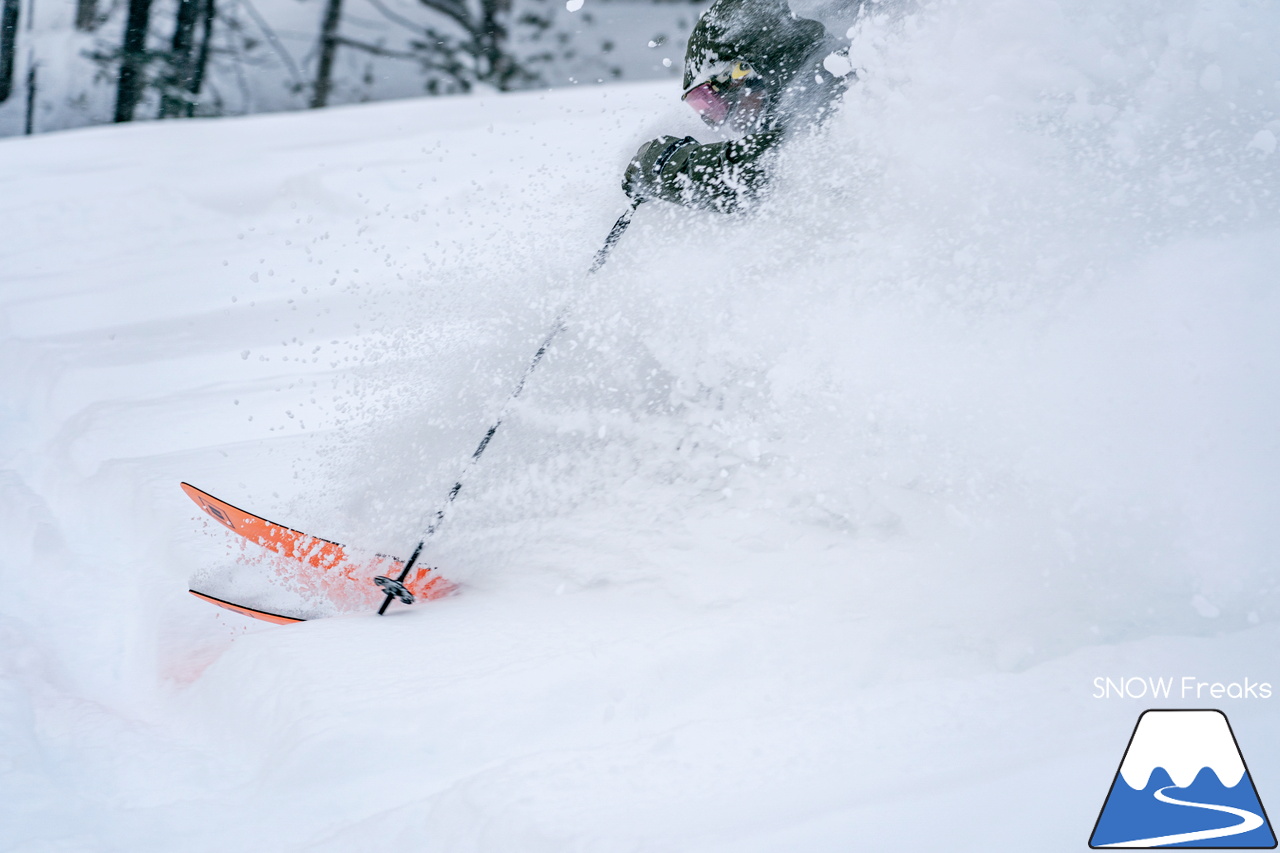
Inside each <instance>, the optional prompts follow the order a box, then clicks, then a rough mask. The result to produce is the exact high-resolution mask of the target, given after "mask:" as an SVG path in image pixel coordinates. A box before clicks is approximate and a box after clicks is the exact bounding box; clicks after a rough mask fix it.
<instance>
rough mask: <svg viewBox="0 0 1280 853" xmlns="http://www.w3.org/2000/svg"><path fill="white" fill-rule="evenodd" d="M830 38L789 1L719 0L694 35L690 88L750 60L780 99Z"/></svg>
mask: <svg viewBox="0 0 1280 853" xmlns="http://www.w3.org/2000/svg"><path fill="white" fill-rule="evenodd" d="M826 41H827V31H826V29H825V28H824V27H823V26H822V24H820V23H818V22H817V21H811V20H808V19H806V18H797V17H796V16H795V15H793V14H792V12H791V9H790V7H789V6H788V5H787V2H786V0H716V2H715V3H714V4H713V5H712V6H711V8H710V9H708V10H707V11H706V12H704V13H703V15H702V17H701V18H699V19H698V24H697V26H695V27H694V28H693V33H692V34H691V35H690V36H689V47H688V49H687V50H686V51H685V56H684V90H685V91H686V92H687V91H689V89H691V88H693V87H694V86H695V85H699V84H701V83H704V82H706V80H707V78H708V77H709V75H710V74H711V73H712V72H713V71H714V70H715V69H716V68H717V67H719V66H721V65H723V64H724V63H726V62H732V61H735V60H736V61H743V62H748V63H750V64H751V67H752V68H754V69H755V70H756V73H758V74H759V75H760V77H761V78H762V80H763V82H764V85H765V87H766V88H767V89H768V90H769V91H770V93H771V95H773V96H774V97H777V96H778V95H779V94H780V93H781V92H782V90H783V89H784V88H785V87H786V86H787V84H788V83H789V82H790V81H791V79H792V78H793V77H795V76H796V74H797V73H798V72H799V71H800V70H801V69H803V68H805V67H806V66H807V65H808V64H809V62H810V58H811V57H812V56H813V55H814V53H815V51H817V50H819V49H821V47H822V46H823V45H825V43H826Z"/></svg>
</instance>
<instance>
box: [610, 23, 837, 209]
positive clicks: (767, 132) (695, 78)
mask: <svg viewBox="0 0 1280 853" xmlns="http://www.w3.org/2000/svg"><path fill="white" fill-rule="evenodd" d="M836 47H837V46H836V44H835V43H834V40H833V39H832V38H831V36H830V35H829V34H828V33H827V31H826V29H825V28H824V27H823V26H822V24H820V23H818V22H817V21H811V20H808V19H806V18H798V17H796V16H795V15H793V14H792V12H791V10H790V8H789V7H788V6H787V0H716V2H715V3H714V4H712V6H711V8H710V9H708V10H707V11H706V12H705V13H704V14H703V15H702V17H701V18H699V19H698V23H697V26H695V27H694V30H693V34H692V35H690V37H689V47H688V49H687V50H686V51H685V58H684V94H683V95H682V96H681V98H682V100H683V101H684V102H685V103H687V104H689V105H690V106H691V107H693V108H694V109H695V110H697V111H698V113H699V115H701V116H702V120H703V121H704V122H705V123H706V124H707V125H708V126H710V127H712V128H715V129H717V130H728V131H730V132H732V133H735V134H737V136H738V138H736V139H732V140H729V141H725V142H712V143H700V142H698V141H697V140H695V139H694V138H693V137H691V136H686V137H685V138H684V139H678V138H676V137H674V136H662V137H659V138H658V139H654V140H652V141H650V142H646V143H645V144H644V145H642V146H640V150H639V151H637V152H636V155H635V157H634V158H632V160H631V162H630V164H629V165H628V166H627V171H626V175H625V176H624V177H623V179H622V188H623V189H624V190H625V191H626V193H627V195H628V196H630V197H631V198H632V199H633V200H637V199H639V200H648V199H655V198H658V199H662V200H664V201H669V202H674V203H676V204H683V205H688V206H690V207H700V208H710V209H713V210H718V211H721V212H725V213H728V212H732V211H735V210H740V209H742V208H744V207H746V206H749V204H750V203H751V202H753V201H754V200H756V199H757V198H758V197H759V194H760V191H761V189H763V187H764V185H765V183H766V182H767V180H768V176H769V171H770V169H771V167H772V165H773V161H774V160H775V159H776V153H777V148H778V145H779V143H781V142H782V141H784V140H785V139H786V138H787V137H788V136H790V135H791V134H793V133H794V132H795V131H796V130H798V129H800V128H802V127H805V126H812V125H813V124H814V123H816V122H819V121H821V120H822V119H823V117H824V116H825V115H826V114H827V113H829V112H830V110H831V108H832V107H833V105H834V104H835V102H836V100H837V99H838V97H839V95H840V93H842V92H843V91H844V79H843V78H841V77H836V76H834V75H832V74H831V73H829V72H828V71H827V70H826V68H825V67H824V65H823V60H824V59H825V58H826V57H827V56H830V55H831V54H832V53H834V52H835V51H836Z"/></svg>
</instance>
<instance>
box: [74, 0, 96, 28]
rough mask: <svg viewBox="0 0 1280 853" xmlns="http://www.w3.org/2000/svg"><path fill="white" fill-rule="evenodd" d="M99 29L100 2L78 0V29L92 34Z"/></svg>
mask: <svg viewBox="0 0 1280 853" xmlns="http://www.w3.org/2000/svg"><path fill="white" fill-rule="evenodd" d="M97 28H98V0H76V29H77V30H82V31H84V32H86V33H87V32H92V31H93V30H96V29H97Z"/></svg>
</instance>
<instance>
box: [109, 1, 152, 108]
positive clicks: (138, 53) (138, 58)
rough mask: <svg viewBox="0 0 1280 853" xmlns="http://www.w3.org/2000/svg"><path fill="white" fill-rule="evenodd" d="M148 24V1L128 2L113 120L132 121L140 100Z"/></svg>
mask: <svg viewBox="0 0 1280 853" xmlns="http://www.w3.org/2000/svg"><path fill="white" fill-rule="evenodd" d="M150 21H151V0H129V17H128V19H127V20H126V21H125V26H124V45H123V46H122V48H121V50H120V82H119V85H118V86H117V87H116V116H115V120H116V121H133V111H134V110H135V109H136V108H137V106H138V101H140V100H141V99H142V86H143V83H144V81H145V75H146V70H147V55H146V51H147V26H148V25H149V24H150Z"/></svg>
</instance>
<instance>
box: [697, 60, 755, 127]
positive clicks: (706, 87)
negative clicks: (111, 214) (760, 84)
mask: <svg viewBox="0 0 1280 853" xmlns="http://www.w3.org/2000/svg"><path fill="white" fill-rule="evenodd" d="M756 79H759V78H758V75H757V74H756V72H755V69H753V68H752V67H751V66H750V65H748V64H747V63H745V62H731V63H729V64H728V65H725V66H722V67H721V68H719V69H717V70H716V71H715V72H714V73H713V74H712V75H711V77H710V79H708V80H707V82H705V83H702V84H700V85H698V86H694V87H693V88H692V89H690V90H689V91H687V92H685V93H684V95H683V96H682V98H681V100H683V101H684V102H685V103H686V104H688V105H689V106H691V107H693V108H694V109H695V110H697V111H698V115H700V116H702V120H703V121H705V122H706V123H707V124H712V125H715V124H721V123H723V122H724V120H725V119H726V118H728V117H729V113H730V112H732V111H733V107H734V105H735V104H736V103H737V101H738V97H739V96H740V95H741V94H742V89H743V88H744V87H745V86H747V85H748V84H749V83H750V82H751V81H752V80H756Z"/></svg>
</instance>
